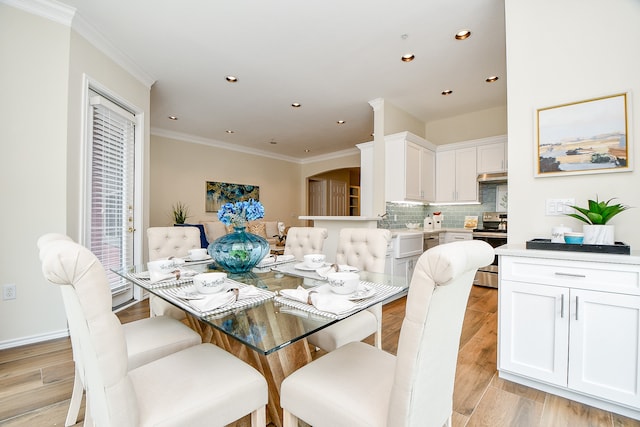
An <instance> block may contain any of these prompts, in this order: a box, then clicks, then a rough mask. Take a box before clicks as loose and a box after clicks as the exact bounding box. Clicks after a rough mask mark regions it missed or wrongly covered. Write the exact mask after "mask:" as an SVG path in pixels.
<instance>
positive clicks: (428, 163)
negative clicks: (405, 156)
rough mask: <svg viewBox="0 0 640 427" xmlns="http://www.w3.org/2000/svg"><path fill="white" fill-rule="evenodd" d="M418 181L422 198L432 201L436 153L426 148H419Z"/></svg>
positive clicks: (433, 198) (434, 185)
mask: <svg viewBox="0 0 640 427" xmlns="http://www.w3.org/2000/svg"><path fill="white" fill-rule="evenodd" d="M420 177H421V179H420V183H421V193H422V200H424V201H427V202H433V201H435V200H436V155H435V153H434V152H433V151H431V150H427V149H426V148H422V149H421V158H420Z"/></svg>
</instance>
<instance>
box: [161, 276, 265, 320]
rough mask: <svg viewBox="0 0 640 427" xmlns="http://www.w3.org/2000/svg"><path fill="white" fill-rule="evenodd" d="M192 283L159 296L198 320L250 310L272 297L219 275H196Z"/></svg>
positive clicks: (163, 290)
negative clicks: (204, 317)
mask: <svg viewBox="0 0 640 427" xmlns="http://www.w3.org/2000/svg"><path fill="white" fill-rule="evenodd" d="M192 280H193V284H191V285H188V286H179V287H173V288H164V289H160V290H158V293H159V294H162V295H163V296H165V297H167V298H169V299H172V300H173V301H174V302H176V303H177V304H178V305H180V306H181V307H183V308H184V309H185V310H188V311H191V312H194V311H195V314H197V315H200V316H202V315H210V314H217V313H221V312H224V311H228V310H232V309H236V308H240V307H245V306H249V305H252V304H256V303H259V302H262V301H264V300H267V299H270V298H272V297H273V296H274V295H275V294H274V293H273V292H271V291H267V290H264V289H259V288H257V287H256V286H253V285H245V284H243V283H240V282H236V281H235V280H231V279H229V278H228V277H227V274H226V273H222V272H213V273H201V274H197V275H195V276H193V279H192Z"/></svg>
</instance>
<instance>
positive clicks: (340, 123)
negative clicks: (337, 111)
mask: <svg viewBox="0 0 640 427" xmlns="http://www.w3.org/2000/svg"><path fill="white" fill-rule="evenodd" d="M336 123H337V124H339V125H343V124H345V123H347V122H345V121H344V120H338V121H337V122H336Z"/></svg>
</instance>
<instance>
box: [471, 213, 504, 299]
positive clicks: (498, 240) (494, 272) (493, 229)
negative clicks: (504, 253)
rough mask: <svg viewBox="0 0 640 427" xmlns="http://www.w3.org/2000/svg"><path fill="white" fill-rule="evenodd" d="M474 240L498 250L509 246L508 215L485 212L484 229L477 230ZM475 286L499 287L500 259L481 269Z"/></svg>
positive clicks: (483, 215)
mask: <svg viewBox="0 0 640 427" xmlns="http://www.w3.org/2000/svg"><path fill="white" fill-rule="evenodd" d="M471 235H472V237H473V239H474V240H483V241H485V242H487V243H489V244H490V245H491V247H492V248H497V247H498V246H502V245H505V244H507V213H506V212H484V213H483V214H482V228H479V229H478V228H476V229H474V230H473V233H472V234H471ZM473 284H474V285H477V286H486V287H489V288H497V287H498V257H497V256H494V257H493V262H492V263H491V264H489V265H487V266H484V267H480V268H479V269H478V272H477V273H476V277H475V279H474V281H473Z"/></svg>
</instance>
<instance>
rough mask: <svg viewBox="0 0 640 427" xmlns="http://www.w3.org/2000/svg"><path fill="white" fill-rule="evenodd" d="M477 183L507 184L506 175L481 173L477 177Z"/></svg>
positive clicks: (504, 173) (502, 173)
mask: <svg viewBox="0 0 640 427" xmlns="http://www.w3.org/2000/svg"><path fill="white" fill-rule="evenodd" d="M478 182H490V183H504V182H507V173H506V172H496V173H482V174H480V175H478Z"/></svg>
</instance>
